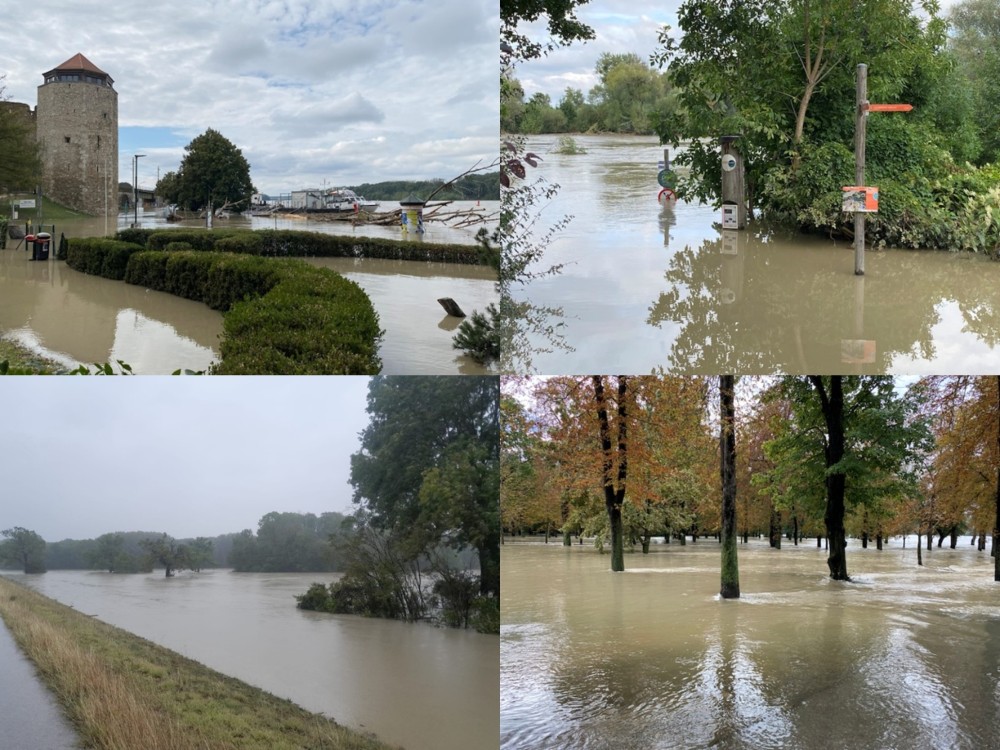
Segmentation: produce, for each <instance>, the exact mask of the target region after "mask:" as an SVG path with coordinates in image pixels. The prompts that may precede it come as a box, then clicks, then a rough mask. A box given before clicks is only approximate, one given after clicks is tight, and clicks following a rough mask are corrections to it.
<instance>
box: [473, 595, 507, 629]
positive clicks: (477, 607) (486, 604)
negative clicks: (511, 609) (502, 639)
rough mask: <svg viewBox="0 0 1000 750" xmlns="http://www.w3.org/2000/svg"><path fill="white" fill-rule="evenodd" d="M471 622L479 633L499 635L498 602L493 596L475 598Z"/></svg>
mask: <svg viewBox="0 0 1000 750" xmlns="http://www.w3.org/2000/svg"><path fill="white" fill-rule="evenodd" d="M471 622H472V627H473V628H475V629H476V631H478V632H480V633H491V634H494V635H500V600H499V599H498V598H497V597H495V596H479V597H476V599H475V601H474V602H473V603H472V620H471Z"/></svg>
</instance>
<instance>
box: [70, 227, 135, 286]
mask: <svg viewBox="0 0 1000 750" xmlns="http://www.w3.org/2000/svg"><path fill="white" fill-rule="evenodd" d="M144 249H145V248H143V246H142V245H137V244H135V243H131V242H120V241H118V240H109V239H105V238H103V237H78V238H74V239H72V240H70V241H68V242H67V248H66V265H68V266H69V267H70V268H73V269H75V270H77V271H82V272H83V273H88V274H91V275H93V276H103V277H104V278H106V279H116V280H119V281H120V280H121V279H124V278H125V269H126V267H127V266H128V261H129V258H130V257H131V256H132V254H133V253H137V252H142V251H143V250H144Z"/></svg>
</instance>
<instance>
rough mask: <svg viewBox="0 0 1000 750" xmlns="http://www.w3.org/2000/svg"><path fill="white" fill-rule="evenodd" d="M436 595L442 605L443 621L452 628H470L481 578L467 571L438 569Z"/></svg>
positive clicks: (435, 586)
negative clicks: (473, 606)
mask: <svg viewBox="0 0 1000 750" xmlns="http://www.w3.org/2000/svg"><path fill="white" fill-rule="evenodd" d="M435 572H437V574H438V576H439V577H438V580H436V581H435V582H434V589H433V591H434V593H435V595H437V597H438V598H439V601H440V604H441V619H442V620H444V623H445V625H448V626H449V627H452V628H467V627H469V623H470V620H471V618H472V605H473V602H474V601H475V600H476V597H477V595H478V593H479V577H478V576H476V575H474V574H472V573H470V572H469V571H467V570H448V569H445V568H440V567H439V568H437V569H436V571H435Z"/></svg>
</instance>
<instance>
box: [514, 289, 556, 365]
mask: <svg viewBox="0 0 1000 750" xmlns="http://www.w3.org/2000/svg"><path fill="white" fill-rule="evenodd" d="M564 325H565V322H564V321H563V311H562V308H561V307H545V306H540V305H533V304H531V303H530V302H525V301H521V300H514V299H512V298H511V296H510V293H509V292H508V291H506V290H501V293H500V371H501V372H510V373H530V372H533V371H534V359H533V358H534V356H535V355H537V354H550V353H552V352H554V351H556V350H559V351H565V352H571V351H573V347H571V346H570V345H569V344H567V343H566V339H565V337H564V336H563V333H562V330H561V329H562V328H563V326H564ZM540 342H544V343H540Z"/></svg>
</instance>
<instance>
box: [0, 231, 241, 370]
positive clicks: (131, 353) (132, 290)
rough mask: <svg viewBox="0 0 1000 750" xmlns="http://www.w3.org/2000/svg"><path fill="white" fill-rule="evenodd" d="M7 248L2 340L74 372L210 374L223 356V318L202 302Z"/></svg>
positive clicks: (1, 273)
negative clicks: (123, 369) (115, 366)
mask: <svg viewBox="0 0 1000 750" xmlns="http://www.w3.org/2000/svg"><path fill="white" fill-rule="evenodd" d="M14 244H16V243H11V242H10V241H9V240H8V243H7V249H6V250H0V335H2V336H3V337H4V338H8V339H11V340H13V341H17V342H18V343H20V344H22V345H24V346H26V347H27V348H28V349H30V350H31V351H33V352H35V353H37V354H40V355H43V356H46V357H48V358H50V359H54V360H56V361H57V362H61V363H62V364H64V365H66V366H68V367H73V366H75V365H77V364H80V363H87V364H90V363H94V362H112V363H113V362H114V361H115V360H119V359H120V360H122V361H123V362H127V363H128V364H130V365H131V366H132V368H133V370H134V372H136V373H137V374H144V375H162V374H169V373H171V372H173V371H174V370H177V369H182V368H183V369H191V370H204V369H206V368H207V367H208V366H209V365H210V364H211V363H212V362H213V361H214V360H216V359H218V344H219V336H220V334H221V333H222V315H221V314H220V313H218V312H217V311H215V310H210V309H209V308H208V307H207V306H205V305H203V304H202V303H200V302H194V301H192V300H187V299H183V298H181V297H175V296H174V295H172V294H167V293H165V292H156V291H152V290H147V289H144V288H142V287H138V286H134V285H132V284H125V283H123V282H121V281H112V280H110V279H104V278H100V277H98V276H90V275H88V274H85V273H81V272H79V271H74V270H73V269H72V268H69V267H68V266H67V265H66V264H65V263H64V262H62V261H56V260H48V261H30V260H28V257H30V256H29V254H28V253H26V252H24V251H23V250H14V249H13V245H14Z"/></svg>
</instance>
